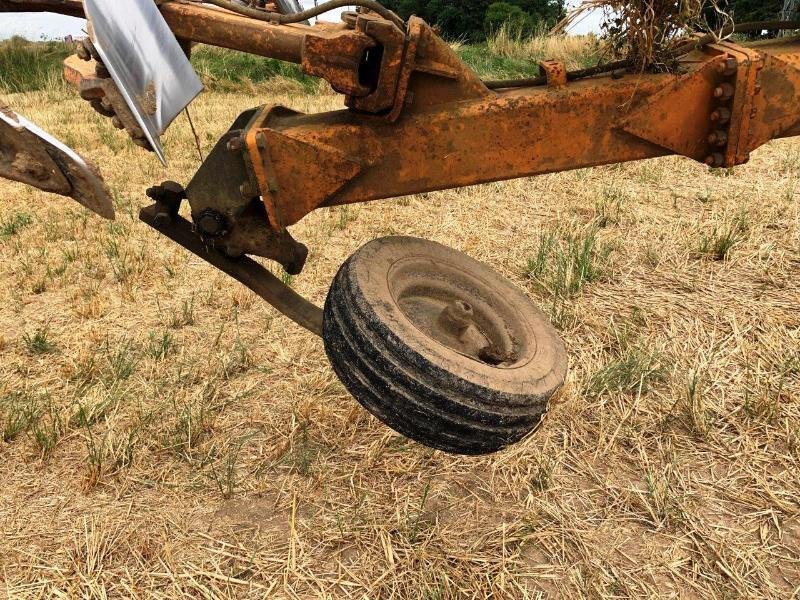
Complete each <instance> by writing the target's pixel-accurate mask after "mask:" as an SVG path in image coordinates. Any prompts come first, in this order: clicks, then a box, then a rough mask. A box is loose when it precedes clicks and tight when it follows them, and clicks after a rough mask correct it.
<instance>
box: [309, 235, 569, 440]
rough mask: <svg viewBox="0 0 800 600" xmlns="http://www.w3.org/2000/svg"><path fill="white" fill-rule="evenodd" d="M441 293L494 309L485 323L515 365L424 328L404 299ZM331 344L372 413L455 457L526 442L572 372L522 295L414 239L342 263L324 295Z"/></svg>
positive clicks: (342, 372) (363, 251) (387, 241)
mask: <svg viewBox="0 0 800 600" xmlns="http://www.w3.org/2000/svg"><path fill="white" fill-rule="evenodd" d="M398 281H399V283H398ZM433 288H436V293H435V294H434V293H431V295H433V296H436V294H440V295H442V294H444V295H449V296H448V297H450V296H452V298H456V299H469V301H470V302H471V303H473V304H474V305H475V306H476V314H477V313H480V315H489V316H483V317H481V318H482V319H483V320H482V321H481V323H482V324H483V327H484V328H486V329H487V330H489V329H491V331H493V332H495V337H496V339H498V340H499V342H498V344H500V345H503V344H504V345H505V346H507V347H509V348H512V347H513V353H514V358H513V361H511V362H508V363H505V364H501V365H497V364H487V363H486V362H483V361H481V360H478V359H476V358H474V357H470V356H467V355H465V354H463V353H460V352H458V351H456V350H453V349H452V348H451V347H448V346H447V345H444V344H443V343H441V342H440V341H437V339H434V338H433V337H431V336H430V335H428V334H426V332H425V331H423V330H422V329H420V325H419V323H415V322H414V321H412V319H411V318H410V316H411V317H415V316H416V315H415V314H414V312H413V311H411V310H409V308H408V302H407V301H406V300H405V299H404V298H405V296H406V295H409V294H413V293H417V292H419V290H423V292H424V293H429V291H428V290H430V289H433ZM409 290H411V291H409ZM415 290H416V291H415ZM423 292H419V293H423ZM403 302H406V304H403ZM409 315H410V316H409ZM498 315H499V316H498ZM476 322H477V317H476ZM323 340H324V343H325V351H326V353H327V355H328V358H329V359H330V362H331V365H332V366H333V369H334V371H335V372H336V374H337V376H338V377H339V379H340V380H341V381H342V383H343V384H344V385H345V387H346V388H347V389H348V391H349V392H350V393H351V394H352V395H353V396H354V397H355V398H356V400H358V401H359V402H360V403H361V404H362V405H363V406H364V408H366V409H367V410H368V411H369V412H370V413H372V414H373V415H375V416H376V417H378V418H379V419H380V420H381V421H383V423H385V424H386V425H388V426H389V427H391V428H392V429H394V430H395V431H397V432H399V433H401V434H403V435H405V436H407V437H409V438H411V439H413V440H416V441H418V442H420V443H422V444H425V445H427V446H430V447H432V448H437V449H439V450H443V451H445V452H449V453H453V454H472V455H475V454H488V453H491V452H496V451H498V450H501V449H502V448H505V447H506V446H508V445H510V444H513V443H515V442H517V441H519V440H521V439H522V438H523V437H525V436H526V435H527V434H528V433H530V432H531V431H532V430H533V429H535V428H536V426H537V425H538V424H539V422H540V420H541V418H542V415H543V414H544V413H545V411H546V409H547V403H548V400H549V399H550V398H551V397H552V396H553V394H555V393H556V392H557V391H558V389H559V388H560V387H561V386H562V385H563V382H564V378H565V376H566V370H567V358H566V353H565V351H564V347H563V344H562V343H561V341H560V339H559V337H558V334H557V332H556V331H555V329H554V328H553V327H552V326H551V325H550V323H549V321H548V320H547V317H545V315H544V314H543V313H542V312H541V311H540V310H539V309H538V308H537V307H536V306H535V305H534V304H533V303H532V302H531V301H530V300H529V299H528V297H527V296H526V295H525V294H524V293H523V292H521V291H520V290H519V289H517V288H516V287H515V286H514V285H513V284H512V283H511V282H510V281H508V280H507V279H505V278H503V277H501V276H500V275H498V274H497V273H495V272H494V271H493V270H491V269H490V268H489V267H487V266H486V265H484V264H482V263H480V262H478V261H475V260H473V259H471V258H469V257H467V256H465V255H464V254H462V253H460V252H458V251H456V250H453V249H451V248H447V247H446V246H442V245H441V244H437V243H435V242H430V241H427V240H421V239H417V238H412V237H386V238H381V239H378V240H374V241H372V242H370V243H368V244H366V245H365V246H363V247H362V248H360V249H359V250H358V251H357V252H356V253H355V254H353V256H351V257H350V258H349V259H348V260H347V262H345V263H344V264H343V265H342V267H341V269H340V270H339V272H338V274H337V275H336V278H335V279H334V281H333V284H332V285H331V289H330V292H329V294H328V297H327V300H326V302H325V311H324V319H323ZM509 356H511V355H510V354H509Z"/></svg>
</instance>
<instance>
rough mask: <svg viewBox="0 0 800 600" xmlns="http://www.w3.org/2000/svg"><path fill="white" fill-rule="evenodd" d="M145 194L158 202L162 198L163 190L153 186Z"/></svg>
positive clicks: (158, 186)
mask: <svg viewBox="0 0 800 600" xmlns="http://www.w3.org/2000/svg"><path fill="white" fill-rule="evenodd" d="M145 194H147V197H148V198H150V199H152V200H155V201H158V200H160V199H161V198H162V197H163V196H164V188H163V187H161V186H160V185H154V186H153V187H149V188H147V191H145Z"/></svg>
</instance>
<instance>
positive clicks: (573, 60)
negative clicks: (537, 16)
mask: <svg viewBox="0 0 800 600" xmlns="http://www.w3.org/2000/svg"><path fill="white" fill-rule="evenodd" d="M486 46H487V48H488V49H489V52H491V53H492V54H495V55H497V56H502V57H505V58H512V59H519V60H534V61H539V60H542V59H552V60H558V61H561V62H563V63H564V64H565V65H566V66H567V68H568V69H570V70H572V69H580V68H583V67H585V66H586V65H587V63H589V62H592V61H593V60H594V61H596V60H597V59H598V58H599V56H600V44H599V41H598V40H597V38H596V37H595V36H593V35H588V36H576V35H569V36H568V35H534V36H527V35H524V34H523V33H522V32H520V31H515V30H514V28H513V27H509V26H507V25H506V26H503V27H501V28H500V29H499V30H498V31H497V32H496V33H495V34H494V35H493V36H492V37H490V38H489V39H488V40H487V41H486Z"/></svg>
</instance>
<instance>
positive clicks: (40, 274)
mask: <svg viewBox="0 0 800 600" xmlns="http://www.w3.org/2000/svg"><path fill="white" fill-rule="evenodd" d="M9 100H10V104H12V105H13V106H15V108H16V109H17V110H19V111H20V112H22V113H23V114H26V115H27V116H28V117H30V118H32V119H33V120H35V121H37V122H39V123H40V124H41V125H42V126H44V127H45V128H46V129H48V130H51V131H52V132H54V133H55V134H57V135H58V136H60V137H61V138H63V139H64V140H66V141H67V142H68V143H70V144H72V145H74V146H75V147H77V149H78V150H79V151H81V152H84V153H86V154H87V155H88V156H89V157H90V158H91V159H93V160H94V161H95V162H97V163H98V164H99V165H100V167H101V168H102V170H103V172H104V173H105V174H106V177H107V179H108V183H109V185H110V186H111V189H112V190H113V193H114V199H115V203H116V207H117V211H118V220H117V221H116V222H115V223H106V222H103V221H101V220H99V219H98V218H96V217H94V216H91V215H89V214H88V213H87V212H86V211H84V210H82V209H81V207H79V206H78V205H77V204H75V203H73V202H71V201H69V200H66V199H63V198H60V197H57V196H51V195H47V194H43V193H39V192H36V191H32V190H30V189H28V188H25V187H23V186H21V185H16V184H13V183H10V182H0V223H3V224H6V225H4V226H3V229H2V231H3V234H2V236H0V280H1V281H2V283H3V285H2V288H0V341H1V343H0V426H2V428H3V432H4V433H3V436H2V439H1V440H0V478H1V479H2V481H3V491H2V492H1V493H0V532H2V533H1V534H0V539H2V542H3V543H2V544H1V545H0V565H2V568H0V574H1V575H0V579H1V580H2V585H1V586H0V589H2V592H0V594H5V595H7V596H9V597H14V598H18V597H105V596H117V597H120V596H121V597H139V598H179V597H186V596H198V597H205V598H264V597H270V598H431V599H432V598H438V599H445V598H479V599H483V598H543V597H570V598H579V597H585V598H639V597H680V598H684V597H685V598H689V597H702V598H733V597H744V598H771V599H778V598H791V597H792V596H793V595H795V596H796V594H797V590H798V587H799V586H800V551H798V548H800V502H798V489H800V441H799V440H800V311H798V304H800V278H798V276H797V273H798V271H800V203H799V202H798V195H797V193H796V190H797V182H798V178H800V167H799V166H798V165H800V163H799V162H798V160H797V156H798V155H800V142H798V141H797V140H791V139H788V140H781V141H777V142H774V143H771V144H769V145H768V146H767V147H765V148H762V149H761V150H759V151H757V152H756V153H754V155H753V158H752V161H751V162H750V163H749V164H748V165H746V166H743V167H740V168H737V169H736V170H735V171H734V172H733V173H732V174H730V175H726V176H720V175H721V174H719V173H714V172H710V171H709V170H708V169H706V168H705V167H703V166H702V165H698V164H695V163H692V162H690V161H688V160H684V159H680V158H662V159H658V160H653V161H648V162H642V163H632V164H628V165H622V166H610V167H602V168H597V169H592V170H579V171H576V172H570V173H562V174H555V175H548V176H544V177H539V178H536V179H522V180H517V181H511V182H507V183H497V184H490V185H486V186H479V187H474V188H469V189H463V190H452V191H443V192H437V193H431V194H425V195H420V196H414V197H409V198H404V199H402V200H400V201H396V202H381V203H374V204H367V205H361V206H352V207H350V208H349V209H347V210H346V211H344V210H340V209H332V210H327V209H326V210H320V211H317V212H316V213H314V214H313V215H311V216H310V217H308V218H307V219H306V220H304V221H303V222H302V223H301V224H299V225H298V226H296V227H294V228H293V233H294V234H295V235H296V236H297V237H298V238H299V239H301V240H302V241H304V242H306V243H307V244H309V246H310V247H311V248H312V249H313V252H312V255H311V258H310V261H309V264H308V267H307V269H306V271H305V272H304V273H303V274H302V275H301V276H299V277H296V278H294V279H293V281H292V285H293V286H294V287H295V288H296V289H297V290H298V291H300V292H301V293H303V294H305V295H308V296H309V297H311V298H312V299H314V300H316V301H317V302H320V301H322V300H323V299H324V296H325V293H326V289H327V286H328V282H329V281H330V280H331V278H332V277H333V275H334V273H335V272H336V269H337V268H338V266H339V265H340V264H341V262H342V261H343V260H345V258H346V257H347V256H348V255H349V254H350V253H352V252H353V251H354V250H355V249H356V248H358V247H359V246H360V245H361V244H363V243H364V242H366V241H368V240H370V239H372V238H375V237H377V236H381V235H388V234H396V233H405V234H412V235H418V236H421V237H426V238H431V239H434V240H437V241H440V242H443V243H445V244H448V245H450V246H454V247H456V248H458V249H460V250H462V251H464V252H466V253H468V254H470V255H472V256H474V257H476V258H479V259H481V260H483V261H485V262H487V263H489V264H490V265H492V266H493V267H494V268H496V269H498V270H499V271H501V272H503V273H504V274H505V275H507V276H508V277H510V278H511V279H513V280H514V281H516V283H517V284H518V285H519V286H520V287H522V288H523V289H526V290H527V291H528V292H529V293H530V294H531V295H532V297H533V298H535V299H536V300H537V301H539V302H541V304H542V305H543V306H544V307H545V309H547V310H549V311H552V313H553V316H554V318H555V319H556V321H557V322H558V323H559V325H560V327H561V328H562V335H563V337H564V339H565V341H566V344H567V347H568V349H569V352H570V363H571V369H570V375H569V381H568V384H567V387H566V389H565V390H564V391H563V393H562V394H561V396H560V398H559V399H558V400H557V401H556V402H554V404H553V406H552V408H551V410H550V413H549V415H548V417H547V418H546V420H545V422H544V423H543V425H542V427H541V428H540V429H539V430H538V432H536V433H535V434H534V435H532V436H531V437H530V438H529V439H528V440H526V441H525V442H523V443H521V444H519V445H516V446H515V447H513V448H511V449H509V450H507V451H505V452H503V453H500V454H498V455H495V456H490V457H483V458H467V457H453V456H447V455H444V454H441V453H439V452H434V451H431V450H429V449H427V448H424V447H421V446H419V445H417V444H415V443H412V442H409V441H408V440H406V439H404V438H402V437H400V436H398V435H396V434H394V433H393V432H391V431H390V430H388V429H387V428H385V427H384V426H382V425H381V424H380V423H379V422H377V421H376V420H375V419H373V418H372V417H370V416H369V415H368V414H367V413H365V412H364V411H363V410H362V409H361V408H360V407H359V406H358V404H357V403H356V402H355V401H354V400H353V399H352V398H350V396H349V395H348V394H347V393H346V391H345V390H344V389H343V388H342V386H341V385H340V384H339V383H338V382H337V380H336V378H335V377H334V375H333V374H332V372H331V369H330V368H329V366H328V363H327V361H326V358H325V355H324V352H323V349H322V345H321V343H320V342H319V340H317V339H315V338H314V337H313V336H311V335H310V334H307V333H306V332H304V331H303V330H301V329H300V328H298V327H296V326H294V325H293V324H291V323H289V322H287V320H286V319H285V318H283V317H281V316H280V315H278V314H277V313H276V312H275V311H274V310H272V309H271V308H270V307H269V306H267V305H265V304H263V303H262V302H261V301H259V300H258V299H257V298H255V297H254V296H253V295H252V294H251V293H250V292H248V291H246V290H243V289H242V288H241V287H240V286H238V285H237V284H236V283H234V282H232V281H231V280H229V279H228V278H227V277H226V276H225V275H223V274H221V273H217V272H214V271H213V270H211V269H210V268H209V267H208V266H207V265H206V264H205V263H204V262H202V261H201V260H199V259H196V258H194V257H192V256H190V255H188V254H186V253H185V252H184V251H183V250H181V249H180V248H179V247H177V246H175V245H174V244H172V243H171V242H169V241H167V240H166V239H165V238H163V237H160V236H158V235H157V234H156V233H154V232H153V231H151V230H149V229H148V228H147V227H146V226H144V225H142V224H140V223H139V222H138V221H137V220H136V218H135V216H136V214H137V210H138V208H139V207H140V206H142V205H143V204H144V203H145V202H146V201H147V199H146V198H145V195H144V191H145V189H146V188H147V187H148V186H149V185H151V184H152V183H153V182H158V181H161V180H164V179H174V180H178V181H187V180H188V178H189V177H190V176H191V174H192V172H193V170H194V169H196V168H197V166H198V165H197V158H196V152H195V151H194V140H193V137H192V135H191V132H190V130H189V127H188V125H187V123H186V122H185V119H184V118H183V117H181V118H180V119H179V120H178V122H176V123H175V125H174V126H173V128H172V129H171V130H170V131H169V132H168V135H167V136H166V140H165V142H166V147H167V151H168V157H169V159H170V166H169V168H162V167H161V166H160V165H159V164H158V163H157V161H154V160H153V159H152V157H151V156H149V155H146V154H144V153H142V152H141V151H139V150H138V149H136V148H135V147H134V146H132V145H131V144H130V143H128V142H127V141H126V140H124V139H123V138H122V137H121V136H120V134H119V133H118V132H116V131H114V130H113V129H112V128H111V126H110V124H108V123H107V122H106V121H104V120H102V119H100V118H99V117H95V116H93V114H92V113H91V112H90V111H89V110H88V109H87V107H85V106H84V105H83V103H81V102H80V100H78V99H77V97H76V96H75V95H72V94H65V93H64V92H63V91H60V90H58V89H53V90H49V91H45V92H42V93H35V94H18V95H15V96H12V97H10V98H9ZM258 101H260V102H270V103H280V104H285V105H287V106H291V107H293V108H295V109H298V110H304V111H319V110H324V109H332V108H336V102H337V99H336V98H334V97H332V96H308V95H287V94H283V95H281V94H272V95H269V96H266V97H261V98H259V100H258ZM253 103H254V99H253V97H252V95H250V94H228V95H219V94H208V95H205V96H203V97H201V98H200V99H199V101H198V102H197V103H196V105H195V106H193V108H192V111H193V117H194V120H195V124H196V125H197V127H198V130H199V132H200V135H201V141H202V143H203V145H204V150H205V151H206V152H208V150H209V149H210V148H211V147H212V145H213V143H214V141H215V140H216V138H217V137H218V136H219V135H221V134H222V133H223V132H224V131H225V130H226V129H227V127H228V126H229V124H230V123H231V122H232V121H233V119H234V117H235V116H236V115H237V114H238V113H239V112H240V111H242V110H244V109H246V108H250V107H251V106H252V104H253ZM743 207H746V214H747V232H746V235H744V236H741V237H739V238H737V241H736V243H735V244H733V245H732V246H730V247H729V248H727V251H726V252H725V257H724V260H709V258H711V254H710V253H707V254H705V255H702V256H701V255H700V253H699V247H700V243H701V241H702V239H703V236H704V235H706V236H707V237H711V236H712V234H713V232H714V231H715V230H716V231H717V232H718V233H719V232H724V231H726V230H727V228H729V227H730V226H731V224H734V223H735V222H736V221H735V220H736V218H737V215H740V214H743ZM547 236H552V239H553V244H552V245H551V246H546V247H545V250H546V252H544V256H545V262H544V264H543V265H542V267H541V269H540V270H539V271H535V272H533V273H532V272H531V271H529V270H528V266H529V263H530V261H531V260H533V265H534V267H536V265H537V263H536V258H537V256H538V254H539V250H540V249H541V247H542V246H541V244H542V240H543V239H547ZM588 236H591V240H592V241H591V246H590V247H589V252H588V254H586V253H583V252H582V250H581V249H583V248H584V246H583V245H582V244H583V243H584V242H585V241H586V240H587V239H589V237H588ZM547 243H549V242H545V244H547ZM608 248H611V249H613V251H610V252H608V253H606V252H605V249H608ZM573 249H577V250H579V251H577V253H573V252H572V250H573ZM559 257H561V258H562V259H563V261H562V264H563V265H565V268H564V269H562V270H561V271H560V273H561V274H563V275H564V278H560V277H561V275H559V270H558V267H557V265H558V264H559V262H558V261H559V260H560V259H559ZM587 257H588V258H587ZM586 260H591V262H590V263H587V262H585V261H586ZM581 261H584V262H581ZM598 261H601V262H598ZM589 264H591V265H593V266H594V267H596V268H597V269H599V271H601V272H602V276H597V277H585V276H583V275H585V274H586V273H588V271H586V270H585V269H583V267H581V265H584V266H587V265H589ZM576 265H577V266H576ZM593 272H594V271H593ZM581 274H583V275H581ZM531 275H536V276H534V277H531ZM577 282H579V283H580V285H577ZM562 284H563V285H562ZM562 292H563V293H562ZM554 298H558V302H554V300H553V299H554Z"/></svg>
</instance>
